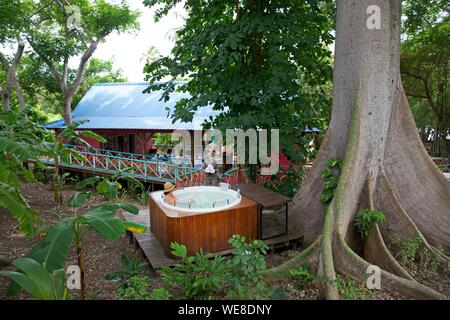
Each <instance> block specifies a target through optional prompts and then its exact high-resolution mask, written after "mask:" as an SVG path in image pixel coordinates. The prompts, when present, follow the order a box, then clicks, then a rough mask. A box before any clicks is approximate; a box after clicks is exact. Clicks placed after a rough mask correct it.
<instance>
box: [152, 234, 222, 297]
mask: <svg viewBox="0 0 450 320" xmlns="http://www.w3.org/2000/svg"><path fill="white" fill-rule="evenodd" d="M170 247H171V249H172V251H171V252H172V254H173V255H174V256H176V257H179V258H181V261H182V263H178V264H176V265H175V266H173V267H162V268H161V278H162V279H164V280H165V281H167V282H168V283H169V284H171V285H173V286H174V289H179V290H180V291H181V292H180V293H181V295H182V297H184V298H186V299H198V300H211V299H212V298H213V295H215V294H219V293H220V292H221V291H222V289H223V287H224V285H225V283H224V282H225V274H226V272H227V269H228V264H227V263H226V260H225V258H224V257H221V256H215V257H214V258H213V257H212V256H211V255H210V254H204V253H203V252H202V251H200V252H197V253H196V254H195V255H194V256H188V253H187V248H186V246H184V245H181V244H178V243H176V242H174V243H172V244H171V245H170Z"/></svg>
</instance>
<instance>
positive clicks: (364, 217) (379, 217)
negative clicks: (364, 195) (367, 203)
mask: <svg viewBox="0 0 450 320" xmlns="http://www.w3.org/2000/svg"><path fill="white" fill-rule="evenodd" d="M384 221H385V217H384V213H383V212H381V211H377V210H370V209H364V210H360V211H359V212H358V213H357V215H356V219H355V226H356V228H357V229H358V231H359V233H360V234H361V237H362V239H363V240H365V239H367V237H368V236H369V231H370V229H372V227H373V226H374V225H375V223H382V222H384Z"/></svg>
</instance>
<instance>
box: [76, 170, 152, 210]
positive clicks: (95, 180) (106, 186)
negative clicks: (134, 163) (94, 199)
mask: <svg viewBox="0 0 450 320" xmlns="http://www.w3.org/2000/svg"><path fill="white" fill-rule="evenodd" d="M130 170H133V168H128V169H125V170H122V171H118V172H116V173H115V174H113V175H112V176H110V177H105V176H102V177H100V176H94V177H89V178H87V179H84V180H81V181H79V182H78V183H77V184H75V186H74V188H75V189H76V190H82V189H86V188H89V187H94V186H96V190H97V191H98V192H99V193H101V194H103V196H104V197H105V199H106V200H108V201H112V200H113V199H117V196H118V194H119V192H120V190H122V188H123V186H122V184H121V183H120V182H119V179H122V180H126V181H128V183H129V185H131V187H132V189H133V190H136V191H137V193H138V200H140V201H141V202H142V203H146V201H147V200H146V199H148V191H147V189H146V188H145V186H144V184H143V183H142V182H140V181H139V180H137V179H136V178H134V177H132V176H129V175H126V173H127V172H128V171H130Z"/></svg>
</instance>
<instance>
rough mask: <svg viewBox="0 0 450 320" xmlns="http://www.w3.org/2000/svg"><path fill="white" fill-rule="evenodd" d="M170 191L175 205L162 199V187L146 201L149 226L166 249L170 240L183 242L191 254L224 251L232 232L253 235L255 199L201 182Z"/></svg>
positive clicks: (254, 228)
mask: <svg viewBox="0 0 450 320" xmlns="http://www.w3.org/2000/svg"><path fill="white" fill-rule="evenodd" d="M174 195H175V197H176V198H177V202H175V205H171V204H168V203H166V202H165V200H164V196H163V192H162V191H156V192H152V193H151V195H150V201H149V208H150V229H151V231H152V233H153V234H154V235H155V236H156V238H157V239H158V240H159V242H160V243H161V246H162V247H163V249H164V250H165V251H166V253H170V244H171V243H172V242H178V243H181V244H184V245H186V246H187V248H188V252H189V254H194V253H195V252H198V251H199V250H203V251H204V252H222V251H225V250H227V249H229V248H230V245H229V244H228V242H227V241H228V239H229V238H230V237H231V236H232V235H234V234H240V235H243V236H245V237H246V238H248V239H256V237H257V225H258V223H257V222H258V221H257V207H256V203H255V202H253V201H252V200H250V199H248V198H246V197H244V196H241V195H240V194H239V193H238V192H236V191H234V190H231V189H230V190H224V189H221V188H219V187H211V186H201V187H190V188H184V189H180V190H176V191H174Z"/></svg>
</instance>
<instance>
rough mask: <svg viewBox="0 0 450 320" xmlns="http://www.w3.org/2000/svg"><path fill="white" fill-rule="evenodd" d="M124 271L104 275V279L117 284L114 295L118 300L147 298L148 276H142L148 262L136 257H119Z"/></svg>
mask: <svg viewBox="0 0 450 320" xmlns="http://www.w3.org/2000/svg"><path fill="white" fill-rule="evenodd" d="M120 261H121V263H122V266H123V268H124V271H116V272H112V273H109V274H107V275H106V277H105V278H106V280H107V281H109V282H112V283H115V284H116V285H117V293H116V297H117V299H119V300H146V299H148V298H149V293H148V286H149V278H148V277H146V276H142V275H141V274H142V272H143V271H144V269H145V268H146V267H148V264H147V263H145V262H141V261H139V260H137V259H128V258H127V257H126V256H124V255H122V257H121V258H120Z"/></svg>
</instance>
